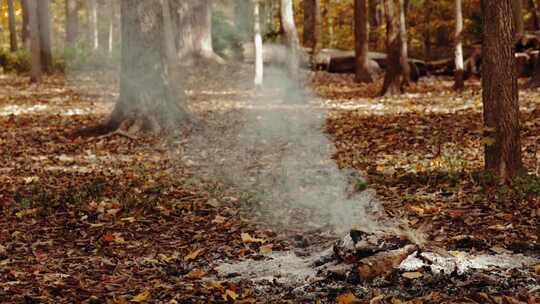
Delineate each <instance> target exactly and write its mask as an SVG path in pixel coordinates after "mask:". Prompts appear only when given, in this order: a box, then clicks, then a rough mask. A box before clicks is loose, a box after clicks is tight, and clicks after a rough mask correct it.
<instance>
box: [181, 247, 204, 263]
mask: <svg viewBox="0 0 540 304" xmlns="http://www.w3.org/2000/svg"><path fill="white" fill-rule="evenodd" d="M202 252H203V249H202V248H201V249H197V250H195V251H192V252H190V253H189V254H188V255H186V256H185V257H184V261H185V262H187V261H191V260H195V259H196V258H197V257H198V256H199V255H200V254H201V253H202Z"/></svg>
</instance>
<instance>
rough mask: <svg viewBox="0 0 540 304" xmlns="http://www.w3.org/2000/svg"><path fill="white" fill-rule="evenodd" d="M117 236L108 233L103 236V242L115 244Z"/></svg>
mask: <svg viewBox="0 0 540 304" xmlns="http://www.w3.org/2000/svg"><path fill="white" fill-rule="evenodd" d="M114 239H115V236H114V234H112V233H110V232H107V233H105V234H104V235H103V240H104V241H107V242H114Z"/></svg>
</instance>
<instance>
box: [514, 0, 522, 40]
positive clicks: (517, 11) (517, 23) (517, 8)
mask: <svg viewBox="0 0 540 304" xmlns="http://www.w3.org/2000/svg"><path fill="white" fill-rule="evenodd" d="M511 15H512V16H513V20H514V21H513V22H514V33H515V34H514V41H518V40H519V39H521V37H523V35H524V34H525V27H524V24H523V3H522V0H512V13H511Z"/></svg>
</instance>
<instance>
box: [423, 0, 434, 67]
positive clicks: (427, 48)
mask: <svg viewBox="0 0 540 304" xmlns="http://www.w3.org/2000/svg"><path fill="white" fill-rule="evenodd" d="M424 9H425V15H424V16H425V18H426V19H425V27H426V32H425V34H424V52H425V53H424V54H425V60H426V61H431V58H432V56H431V13H432V10H433V6H432V5H431V0H425V1H424Z"/></svg>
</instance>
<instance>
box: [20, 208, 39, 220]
mask: <svg viewBox="0 0 540 304" xmlns="http://www.w3.org/2000/svg"><path fill="white" fill-rule="evenodd" d="M37 212H38V209H37V208H33V209H24V210H21V211H19V212H17V213H15V215H16V216H17V217H18V218H21V217H25V216H32V215H35V214H36V213H37Z"/></svg>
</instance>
